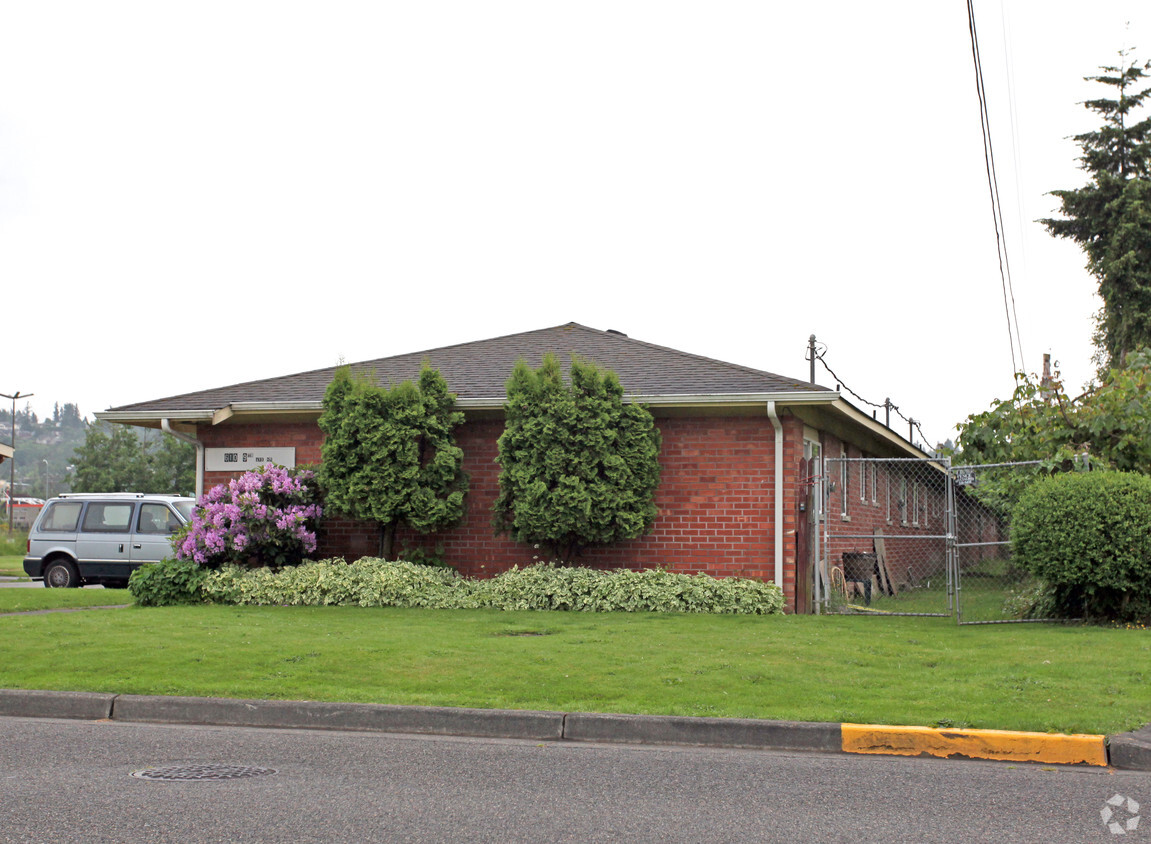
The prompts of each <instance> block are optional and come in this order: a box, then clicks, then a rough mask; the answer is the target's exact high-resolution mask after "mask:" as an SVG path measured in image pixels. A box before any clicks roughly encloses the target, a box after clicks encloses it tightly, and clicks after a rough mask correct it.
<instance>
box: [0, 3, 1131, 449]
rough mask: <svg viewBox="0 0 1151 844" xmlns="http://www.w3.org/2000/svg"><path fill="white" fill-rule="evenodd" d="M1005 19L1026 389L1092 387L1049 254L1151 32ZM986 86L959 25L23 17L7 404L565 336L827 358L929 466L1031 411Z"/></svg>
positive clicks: (1056, 248)
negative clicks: (984, 113)
mask: <svg viewBox="0 0 1151 844" xmlns="http://www.w3.org/2000/svg"><path fill="white" fill-rule="evenodd" d="M975 11H976V16H977V18H976V23H977V26H978V32H979V37H980V46H981V50H982V57H983V73H984V79H985V87H986V90H987V95H988V98H989V101H990V105H991V108H992V112H991V128H992V133H993V141H994V144H995V151H996V156H997V166H998V176H999V186H1000V191H1001V196H1002V204H1003V215H1004V217H1005V220H1006V223H1007V231H1006V232H1005V242H1006V244H1007V248H1008V255H1009V259H1010V262H1011V270H1012V277H1013V285H1014V295H1015V308H1016V311H1017V313H1018V320H1019V327H1020V337H1021V340H1022V348H1023V354H1024V357H1023V363H1025V365H1026V367H1027V369H1028V370H1030V371H1036V370H1038V369H1039V368H1040V366H1041V359H1042V354H1043V353H1044V352H1046V351H1050V352H1052V354H1053V356H1054V357H1055V359H1056V360H1058V361H1059V362H1060V363H1061V367H1062V371H1063V373H1064V375H1065V376H1066V378H1067V380H1068V381H1069V382H1070V384H1071V386H1072V387H1077V386H1079V385H1080V384H1082V383H1083V382H1084V381H1085V380H1087V379H1088V378H1089V376H1090V375H1091V371H1092V364H1091V360H1090V358H1091V352H1092V349H1091V343H1090V338H1091V331H1092V322H1091V317H1092V313H1093V312H1094V311H1095V310H1096V308H1097V307H1098V301H1097V299H1096V298H1095V296H1094V290H1095V284H1094V282H1093V280H1092V279H1091V278H1090V277H1089V276H1088V275H1087V273H1086V272H1085V270H1084V269H1083V264H1084V259H1083V256H1082V254H1081V252H1080V251H1079V250H1078V248H1077V247H1075V246H1074V245H1073V244H1069V243H1065V242H1061V241H1056V240H1054V239H1052V238H1051V237H1049V236H1048V235H1047V234H1046V233H1045V231H1044V230H1043V229H1042V227H1041V226H1039V225H1038V224H1037V223H1035V222H1033V221H1034V220H1036V219H1037V218H1040V217H1044V216H1048V215H1050V214H1051V213H1053V212H1054V210H1055V204H1054V202H1053V199H1052V198H1051V197H1049V196H1047V195H1046V194H1047V192H1048V191H1050V190H1053V189H1057V188H1073V187H1078V186H1080V185H1081V184H1083V183H1084V182H1085V180H1086V177H1085V176H1084V175H1083V173H1082V172H1081V171H1079V170H1078V169H1077V162H1076V157H1077V154H1078V149H1077V148H1076V146H1075V145H1074V143H1073V142H1072V141H1071V140H1069V139H1068V136H1070V135H1073V134H1075V133H1077V132H1083V131H1088V130H1090V129H1092V128H1094V127H1095V126H1096V125H1097V120H1096V118H1095V117H1094V116H1093V115H1092V114H1090V113H1089V112H1087V111H1086V110H1085V109H1084V108H1083V107H1082V106H1081V105H1079V103H1080V102H1082V101H1083V100H1084V99H1086V98H1088V97H1093V96H1098V95H1100V94H1101V93H1102V92H1103V89H1102V88H1101V86H1092V85H1090V84H1088V83H1085V82H1083V81H1082V77H1084V76H1087V75H1090V74H1092V73H1094V72H1095V71H1096V70H1097V68H1098V67H1099V66H1100V65H1104V64H1109V63H1114V62H1115V61H1116V60H1117V58H1118V57H1117V52H1118V50H1120V49H1121V48H1124V47H1134V48H1135V51H1136V52H1135V55H1137V56H1140V57H1142V58H1143V59H1144V60H1146V59H1148V58H1151V6H1149V5H1148V4H1147V2H1146V0H1139V2H1135V0H1122V2H1120V0H1093V2H1090V3H1087V2H1083V0H1003V1H1002V2H1000V0H976V3H975ZM974 80H975V74H974V70H973V63H972V57H971V44H970V40H969V35H968V23H967V11H966V7H965V4H964V3H962V2H958V0H950V2H923V0H888V1H887V2H882V3H859V2H854V0H830V1H829V2H823V3H789V4H782V3H767V2H763V0H756V2H743V1H742V0H731V2H724V1H723V0H714V2H706V3H705V2H690V3H689V2H676V0H660V2H654V1H653V2H637V1H633V0H611V1H610V2H599V0H581V2H578V3H577V2H568V3H556V2H547V0H524V2H508V1H507V0H486V2H475V0H468V1H467V2H436V0H420V2H388V0H377V2H363V3H352V2H325V3H298V2H244V0H228V2H211V0H201V2H198V3H174V2H161V0H146V2H116V0H102V2H98V3H94V2H90V0H86V2H30V0H0V301H2V307H3V314H4V320H3V324H4V332H3V335H2V340H3V344H4V348H5V349H6V350H7V353H6V354H4V355H3V356H2V358H0V360H2V361H3V363H2V364H0V393H8V394H11V393H13V392H15V391H17V390H19V391H21V392H23V393H35V398H33V399H32V400H31V403H32V406H33V407H34V408H35V409H36V410H37V411H38V412H40V413H41V414H44V413H50V412H51V408H52V404H53V403H54V402H60V403H64V402H75V403H78V404H79V405H80V409H81V411H82V412H83V413H85V414H86V415H89V416H90V415H91V414H92V413H93V412H94V411H98V410H103V409H105V408H108V407H112V406H117V405H121V404H127V403H132V402H137V401H144V400H148V399H154V398H160V397H163V396H168V395H174V394H178V393H184V392H190V391H194V390H200V389H205V388H210V387H217V386H223V385H226V384H231V383H236V382H240V381H246V380H251V379H260V378H268V377H273V376H278V375H286V374H290V373H294V372H300V371H305V370H310V369H316V368H320V367H325V366H330V365H333V364H335V363H336V362H338V361H339V360H340V359H341V358H342V359H344V360H346V361H349V362H350V361H358V360H367V359H372V358H377V357H384V356H388V355H393V354H401V353H405V352H413V351H419V350H423V349H429V348H434V347H437V346H442V345H449V344H454V343H461V342H467V341H471V340H480V339H484V338H488V337H494V336H498V335H503V334H508V333H514V332H518V331H527V330H532V329H536V328H543V327H547V326H552V325H558V324H561V323H564V322H568V321H576V322H580V323H583V324H585V325H589V326H592V327H594V328H600V329H607V328H612V329H617V330H620V331H623V332H626V333H627V334H629V335H630V336H632V337H635V338H638V339H641V340H646V341H650V342H653V343H658V344H661V345H666V346H671V347H675V348H679V349H682V350H685V351H689V352H694V353H698V354H703V355H707V356H710V357H714V358H719V359H721V360H728V361H732V362H735V363H740V364H744V365H747V366H752V367H756V368H759V369H765V370H768V371H771V372H776V373H780V374H783V375H790V376H795V377H800V378H806V377H807V373H808V364H807V362H806V361H805V359H804V355H805V348H806V344H807V338H808V335H809V334H812V333H814V334H816V335H817V337H818V339H819V341H820V343H821V344H824V345H825V346H826V352H825V356H826V360H827V362H828V363H829V364H830V365H831V367H832V368H833V369H834V370H835V371H836V373H837V374H838V375H839V376H840V377H841V378H842V379H843V380H844V383H845V384H846V385H847V386H848V387H850V388H851V389H852V390H854V391H856V392H857V393H859V394H860V395H862V396H863V398H864V399H867V400H869V401H873V402H877V403H881V402H882V401H883V399H884V397H886V396H890V397H891V399H892V400H893V401H894V402H895V403H896V404H898V405H899V406H900V407H901V408H902V409H903V411H904V412H905V413H906V414H907V415H909V416H912V417H914V418H916V419H919V420H922V426H923V430H924V432H925V434H926V436H927V437H928V440H929V441H930V443H932V444H933V443H934V442H935V441H937V440H942V439H944V438H945V437H947V436H950V435H951V434H952V427H953V426H954V424H955V423H957V422H959V421H960V420H962V419H963V418H965V417H966V416H967V415H968V414H970V413H973V412H976V411H980V410H983V409H985V408H986V407H987V406H988V405H989V404H990V403H991V401H992V400H993V399H995V398H997V397H999V398H1006V397H1007V396H1008V395H1009V394H1010V392H1011V389H1012V386H1013V384H1012V360H1011V347H1010V344H1009V341H1008V334H1007V320H1006V317H1005V313H1004V295H1003V290H1002V287H1001V281H1000V275H999V263H998V257H997V250H996V238H995V231H994V229H993V227H992V222H991V212H990V200H989V197H988V189H987V180H986V175H985V170H984V160H983V143H982V136H981V133H980V121H979V110H978V101H977V98H976V88H975V81H974ZM817 380H818V381H819V382H820V383H823V384H825V385H828V386H834V385H835V378H834V377H833V376H831V375H829V374H827V372H825V371H823V370H822V369H821V370H820V371H819V372H818V373H817ZM625 387H626V385H625ZM847 397H848V398H849V399H850V398H851V397H850V396H847ZM851 400H852V401H855V402H856V404H858V405H859V406H861V407H864V408H867V406H866V405H864V404H862V403H861V402H859V401H857V400H855V399H851ZM5 404H7V402H6V401H5ZM880 416H881V418H882V413H881V414H880ZM902 427H903V430H902V431H901V432H902V433H906V430H905V428H906V426H902Z"/></svg>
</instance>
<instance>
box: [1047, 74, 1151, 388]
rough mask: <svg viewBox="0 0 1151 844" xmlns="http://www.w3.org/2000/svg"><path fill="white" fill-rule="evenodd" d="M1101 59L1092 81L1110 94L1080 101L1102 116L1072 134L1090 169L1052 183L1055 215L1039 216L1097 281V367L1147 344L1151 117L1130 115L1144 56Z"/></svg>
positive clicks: (1148, 92)
mask: <svg viewBox="0 0 1151 844" xmlns="http://www.w3.org/2000/svg"><path fill="white" fill-rule="evenodd" d="M1119 55H1120V59H1121V61H1120V63H1119V65H1118V66H1116V67H1104V68H1102V71H1103V73H1102V74H1101V75H1099V76H1089V77H1087V79H1088V81H1091V82H1098V83H1100V84H1103V85H1106V86H1108V87H1109V88H1111V89H1113V90H1114V93H1115V96H1114V98H1113V99H1108V98H1100V99H1095V100H1088V101H1087V102H1085V103H1084V104H1083V105H1084V106H1085V107H1086V108H1088V109H1089V110H1091V111H1093V112H1095V113H1096V114H1098V115H1100V116H1101V117H1102V118H1103V125H1102V126H1101V127H1100V128H1099V129H1098V130H1096V131H1094V132H1085V133H1084V134H1082V135H1076V136H1075V141H1076V142H1077V143H1078V144H1079V147H1080V149H1082V150H1083V155H1082V156H1080V159H1079V161H1080V163H1081V166H1082V168H1083V169H1084V170H1086V171H1087V173H1088V174H1089V175H1090V177H1091V181H1090V182H1088V183H1087V184H1086V185H1084V186H1083V187H1081V188H1078V189H1077V190H1057V191H1052V194H1053V195H1055V196H1057V197H1058V198H1059V201H1060V210H1061V212H1062V214H1063V218H1062V219H1045V220H1041V221H1040V222H1041V223H1043V225H1044V226H1046V227H1047V230H1048V231H1049V232H1050V233H1051V234H1052V235H1054V236H1056V237H1065V238H1068V239H1069V240H1073V241H1075V242H1076V243H1078V244H1079V245H1080V246H1081V247H1082V248H1083V251H1084V252H1086V254H1087V269H1088V270H1089V271H1090V272H1091V274H1092V275H1094V276H1095V278H1096V279H1097V280H1098V282H1099V295H1100V296H1101V297H1102V299H1103V308H1102V310H1101V311H1100V313H1099V315H1098V318H1097V320H1098V321H1097V330H1096V336H1095V340H1096V344H1097V346H1098V347H1099V353H1100V354H1099V358H1100V360H1099V363H1100V371H1101V372H1102V371H1106V369H1108V368H1109V367H1112V366H1121V365H1122V363H1123V360H1124V358H1125V357H1126V355H1127V353H1128V352H1130V351H1132V350H1133V349H1135V348H1137V347H1138V346H1141V345H1145V346H1147V345H1151V117H1146V118H1143V119H1142V120H1137V119H1136V113H1137V111H1138V110H1139V109H1140V108H1141V107H1142V106H1143V105H1144V103H1145V101H1146V100H1147V98H1148V97H1149V96H1151V86H1148V85H1146V83H1145V80H1147V79H1151V73H1148V71H1151V62H1148V63H1147V64H1143V65H1140V64H1139V63H1138V62H1135V61H1131V62H1128V60H1127V56H1128V54H1127V53H1126V52H1121V53H1120V54H1119Z"/></svg>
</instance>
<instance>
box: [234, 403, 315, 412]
mask: <svg viewBox="0 0 1151 844" xmlns="http://www.w3.org/2000/svg"><path fill="white" fill-rule="evenodd" d="M228 407H230V408H232V412H233V413H237V414H239V413H320V412H322V411H323V409H324V404H323V402H318V401H234V402H232V403H231V404H229V405H228Z"/></svg>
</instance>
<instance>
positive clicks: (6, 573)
mask: <svg viewBox="0 0 1151 844" xmlns="http://www.w3.org/2000/svg"><path fill="white" fill-rule="evenodd" d="M0 577H27V575H26V574H25V573H24V555H23V554H4V555H2V556H0Z"/></svg>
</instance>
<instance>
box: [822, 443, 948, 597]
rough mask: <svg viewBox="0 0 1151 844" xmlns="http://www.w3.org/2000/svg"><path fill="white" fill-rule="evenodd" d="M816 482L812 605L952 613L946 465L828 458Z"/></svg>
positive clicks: (896, 460)
mask: <svg viewBox="0 0 1151 844" xmlns="http://www.w3.org/2000/svg"><path fill="white" fill-rule="evenodd" d="M822 480H823V490H824V491H823V513H822V515H823V518H822V523H823V531H822V547H821V549H820V551H821V555H820V557H821V561H820V565H819V567H818V572H817V578H816V581H817V583H816V586H817V588H818V589H819V590H820V591H821V592H822V594H818V595H817V597H816V600H817V605H819V606H821V607H822V608H823V609H824V610H825V611H827V612H846V613H874V614H891V613H898V614H901V615H903V614H910V615H950V614H951V613H952V609H953V606H954V589H953V587H952V583H951V567H950V566H949V565H948V542H947V536H948V520H947V500H948V499H947V493H948V489H949V484H948V467H947V463H946V461H941V462H928V461H923V460H915V459H876V458H862V459H861V458H827V459H826V460H825V463H824V473H823V478H822Z"/></svg>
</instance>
